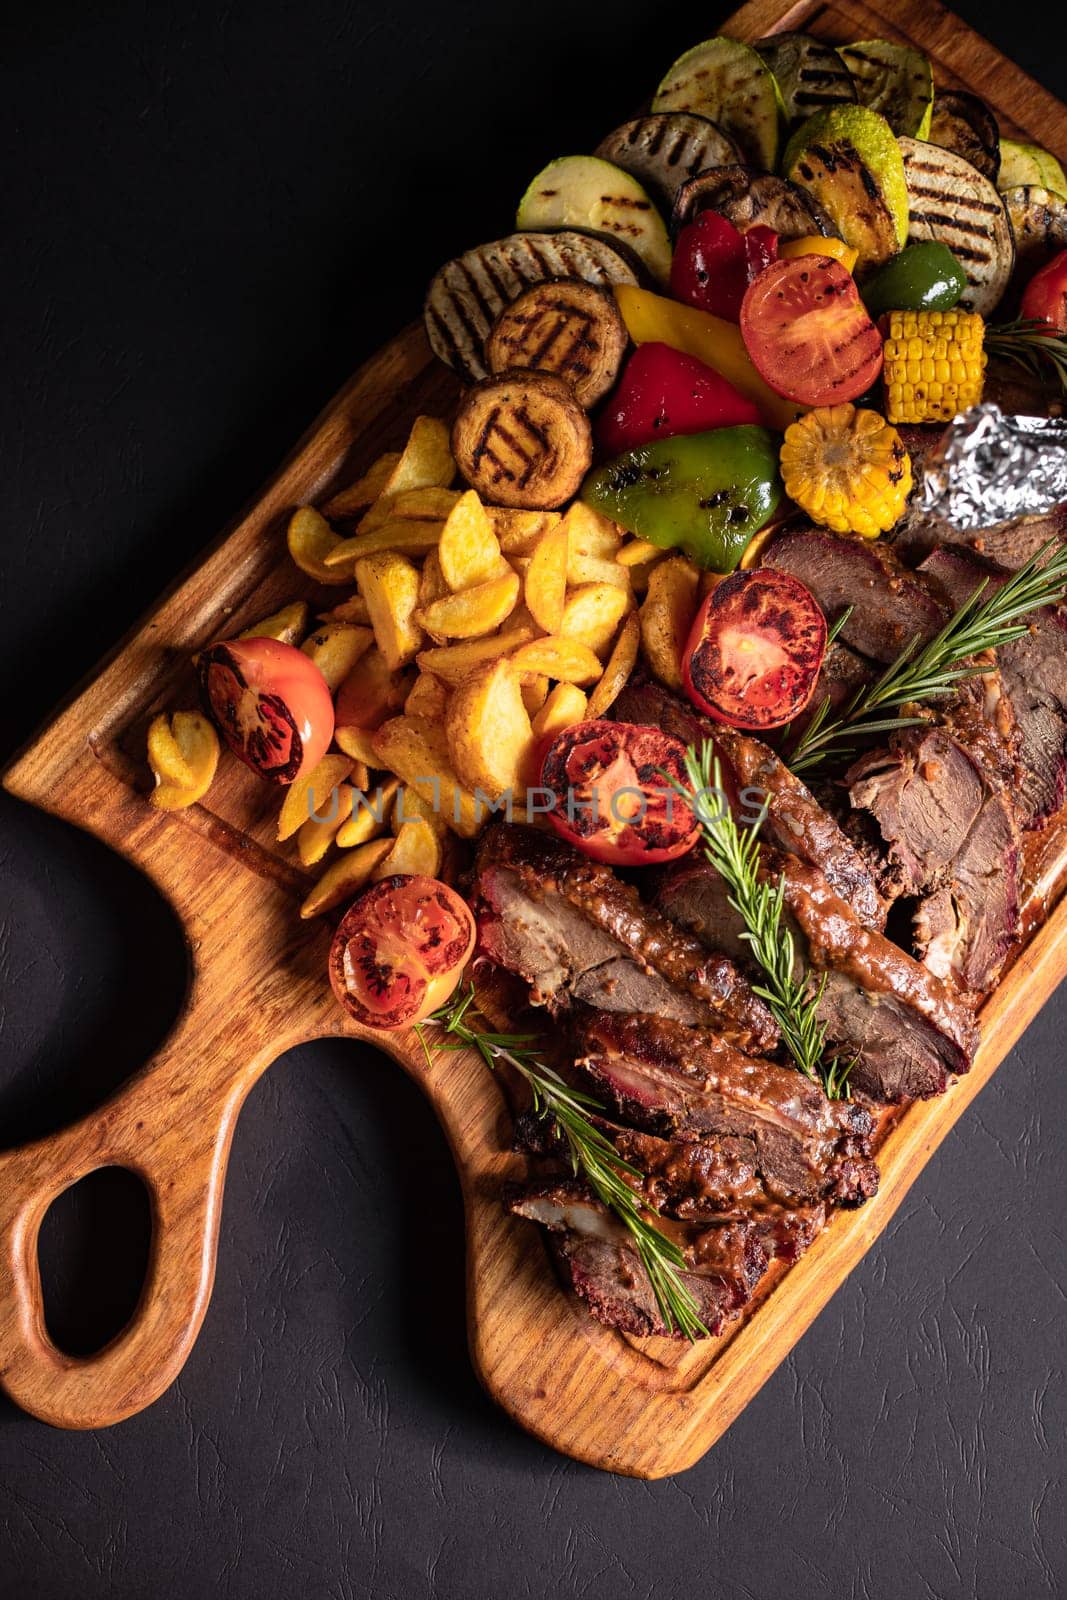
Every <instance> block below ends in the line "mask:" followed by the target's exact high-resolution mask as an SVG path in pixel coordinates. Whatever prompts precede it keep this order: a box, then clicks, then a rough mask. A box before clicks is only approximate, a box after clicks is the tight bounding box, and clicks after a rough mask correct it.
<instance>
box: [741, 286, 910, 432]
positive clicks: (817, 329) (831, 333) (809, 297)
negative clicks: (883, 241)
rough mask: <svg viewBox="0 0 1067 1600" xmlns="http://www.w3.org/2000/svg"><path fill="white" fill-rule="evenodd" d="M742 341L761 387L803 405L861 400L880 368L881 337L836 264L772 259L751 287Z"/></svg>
mask: <svg viewBox="0 0 1067 1600" xmlns="http://www.w3.org/2000/svg"><path fill="white" fill-rule="evenodd" d="M741 336H742V338H743V339H744V341H745V348H746V350H747V351H748V353H749V355H750V356H751V357H752V365H753V366H754V367H755V368H756V371H757V372H758V373H759V375H760V377H761V378H762V379H763V380H764V382H765V383H769V384H770V386H771V388H772V389H776V390H777V391H778V393H779V394H783V395H785V396H786V398H787V399H789V400H796V401H798V402H799V403H800V404H801V405H805V406H828V405H833V404H834V403H835V402H836V401H838V400H855V399H856V398H857V396H858V395H861V394H866V392H867V390H868V389H869V388H870V387H871V385H872V384H873V382H874V380H875V379H876V378H877V376H878V374H879V373H880V372H881V370H882V336H881V334H880V333H879V332H878V329H877V328H876V327H875V325H874V323H873V322H872V321H871V319H870V317H869V316H868V315H867V310H866V307H865V306H864V304H863V301H862V300H861V299H860V292H859V290H858V289H857V288H856V285H855V283H854V281H853V279H852V275H851V273H849V272H847V271H846V270H845V268H844V267H843V266H842V264H841V262H840V261H835V260H834V259H833V258H832V257H831V256H798V257H797V258H796V260H795V261H776V262H774V264H773V265H772V266H769V267H768V268H767V269H766V271H765V272H761V273H760V275H759V277H758V278H757V279H756V281H755V282H754V283H752V284H750V285H749V287H748V289H747V290H746V292H745V298H744V300H743V301H742V303H741Z"/></svg>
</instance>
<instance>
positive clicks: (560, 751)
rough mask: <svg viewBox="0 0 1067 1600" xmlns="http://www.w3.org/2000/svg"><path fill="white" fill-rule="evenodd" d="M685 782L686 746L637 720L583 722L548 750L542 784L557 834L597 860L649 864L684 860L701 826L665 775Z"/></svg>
mask: <svg viewBox="0 0 1067 1600" xmlns="http://www.w3.org/2000/svg"><path fill="white" fill-rule="evenodd" d="M664 772H666V773H668V774H669V775H670V776H671V777H672V778H676V779H677V780H678V782H679V783H685V782H686V775H685V745H684V744H683V743H682V741H681V740H680V739H675V738H673V737H672V735H671V734H669V733H663V732H662V731H661V730H660V729H659V728H648V727H643V726H640V725H638V724H636V723H632V722H608V721H603V722H578V723H575V724H574V726H573V727H571V728H563V729H562V730H561V731H560V732H559V733H557V734H556V736H555V738H553V739H552V740H551V742H550V743H549V745H548V746H547V748H546V750H545V753H544V757H543V759H542V762H541V785H542V787H543V788H545V789H548V790H550V791H551V793H552V795H553V797H554V800H555V804H554V806H553V809H552V810H551V811H550V812H549V813H548V816H549V820H550V821H551V823H552V826H553V827H554V828H555V830H556V832H557V833H558V834H560V835H561V837H562V838H564V839H566V840H567V842H568V843H569V844H573V845H576V846H577V847H578V849H579V850H581V851H582V852H583V853H584V854H585V855H587V856H592V858H593V860H594V861H605V862H607V863H608V865H609V866H613V867H648V866H653V865H655V863H656V862H659V861H673V860H675V858H676V857H678V856H684V855H685V853H686V851H687V850H691V849H692V848H693V845H694V844H695V843H696V837H697V834H698V832H699V823H698V822H697V819H696V817H695V816H694V815H693V813H692V811H691V810H690V808H689V806H687V805H686V803H685V801H684V800H683V799H682V798H681V796H680V795H678V794H677V793H676V792H675V791H674V790H673V789H672V788H671V786H670V784H669V783H668V782H667V780H666V779H665V778H664V777H663V775H662V774H663V773H664Z"/></svg>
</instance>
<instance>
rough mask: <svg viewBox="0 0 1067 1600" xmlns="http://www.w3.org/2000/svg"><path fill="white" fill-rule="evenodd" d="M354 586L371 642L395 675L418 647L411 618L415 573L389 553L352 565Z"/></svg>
mask: <svg viewBox="0 0 1067 1600" xmlns="http://www.w3.org/2000/svg"><path fill="white" fill-rule="evenodd" d="M356 582H357V583H358V585H359V591H360V593H361V594H362V596H363V598H364V600H366V602H367V610H368V611H369V612H370V620H371V627H372V628H373V629H374V641H375V643H376V645H377V646H378V649H379V650H380V651H381V653H382V655H383V656H384V658H385V663H386V666H387V667H389V669H390V670H391V671H392V672H399V670H400V668H401V667H406V666H407V664H408V662H409V661H413V660H414V659H415V654H416V652H417V651H418V649H419V647H420V646H421V644H422V629H421V628H420V627H419V625H418V622H417V621H416V618H415V612H416V610H417V609H418V604H419V572H418V568H417V567H414V566H412V564H411V562H410V561H408V560H407V558H406V557H405V556H402V555H399V554H398V553H397V552H396V551H389V552H388V553H384V554H382V555H378V556H366V557H365V558H364V559H363V560H362V561H359V562H357V564H356Z"/></svg>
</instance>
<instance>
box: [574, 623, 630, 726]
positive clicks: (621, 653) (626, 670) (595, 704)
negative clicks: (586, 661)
mask: <svg viewBox="0 0 1067 1600" xmlns="http://www.w3.org/2000/svg"><path fill="white" fill-rule="evenodd" d="M640 644H641V619H640V617H639V616H638V614H637V612H636V611H631V612H630V615H629V616H628V617H627V618H626V621H625V622H624V623H623V625H622V627H621V628H620V630H619V637H618V638H617V639H616V641H615V648H614V649H613V650H612V652H611V654H610V656H609V657H608V660H607V665H606V666H605V668H604V676H603V677H602V678H601V680H600V682H599V683H598V684H597V686H596V688H595V689H594V690H593V692H592V694H591V695H590V696H589V705H588V707H587V709H586V713H585V714H586V716H587V717H588V718H589V720H590V721H591V722H593V721H595V720H596V719H597V718H598V717H604V716H607V714H608V712H609V710H610V709H611V707H612V706H613V705H614V704H615V702H616V700H617V699H618V698H619V695H620V694H621V693H622V691H623V689H625V687H626V684H627V681H628V679H629V677H630V674H631V672H632V671H633V670H634V664H635V662H636V661H637V651H638V648H639V646H640Z"/></svg>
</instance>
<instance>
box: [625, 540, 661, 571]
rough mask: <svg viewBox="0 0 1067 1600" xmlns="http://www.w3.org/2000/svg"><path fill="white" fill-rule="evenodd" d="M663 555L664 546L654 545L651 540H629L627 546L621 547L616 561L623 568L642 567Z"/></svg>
mask: <svg viewBox="0 0 1067 1600" xmlns="http://www.w3.org/2000/svg"><path fill="white" fill-rule="evenodd" d="M663 553H664V551H663V547H662V545H658V544H653V543H652V541H651V539H627V541H626V543H625V544H623V545H620V546H619V552H618V554H617V555H616V557H615V560H616V561H617V562H618V563H619V565H620V566H622V567H640V566H642V565H643V564H644V563H645V562H646V561H653V560H654V559H655V558H656V556H661V555H663Z"/></svg>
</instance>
